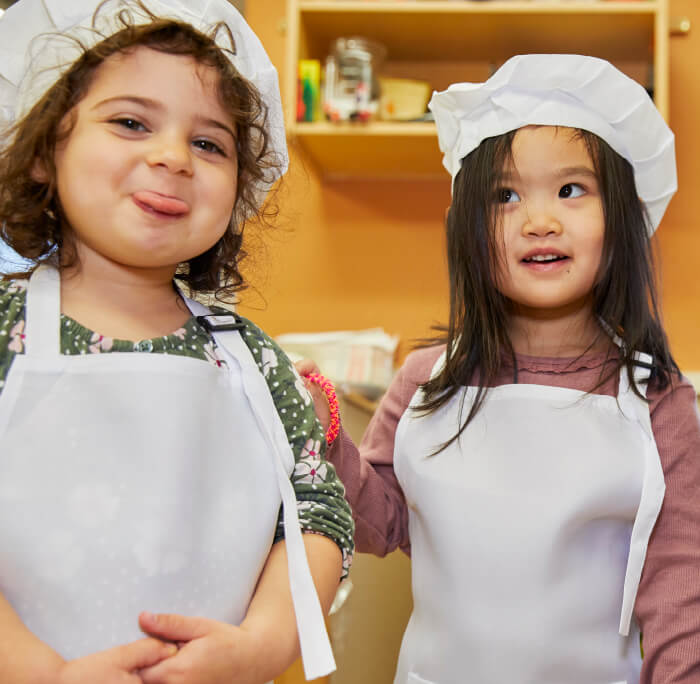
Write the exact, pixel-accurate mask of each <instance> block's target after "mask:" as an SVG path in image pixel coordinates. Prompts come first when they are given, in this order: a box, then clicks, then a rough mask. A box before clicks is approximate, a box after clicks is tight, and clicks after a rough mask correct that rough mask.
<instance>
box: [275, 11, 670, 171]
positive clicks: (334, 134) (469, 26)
mask: <svg viewBox="0 0 700 684" xmlns="http://www.w3.org/2000/svg"><path fill="white" fill-rule="evenodd" d="M668 21H669V20H668V2H667V0H622V1H619V0H525V1H523V0H506V1H503V0H490V1H482V2H479V1H475V0H288V4H287V26H288V40H287V50H288V53H287V59H286V66H285V73H284V77H283V79H284V84H283V85H284V88H285V102H286V104H287V112H286V117H287V120H286V123H287V130H288V134H289V136H290V139H291V140H292V141H293V142H297V143H299V144H300V145H301V147H302V148H303V149H304V150H305V151H306V153H307V154H308V155H309V156H310V158H311V159H312V160H313V163H314V164H315V165H316V166H317V167H318V169H319V171H320V172H321V174H322V176H325V177H335V178H337V177H342V176H357V175H363V176H365V177H384V178H386V177H389V178H391V177H398V176H401V177H426V176H435V175H438V174H442V173H443V171H442V170H441V165H440V154H439V151H438V147H437V141H436V135H435V127H434V125H433V124H430V123H391V122H382V121H376V122H371V123H369V124H341V125H338V124H331V123H327V122H323V121H319V122H310V123H297V122H296V120H295V100H296V97H295V94H296V82H297V64H298V60H299V59H318V60H321V62H323V60H324V59H325V57H326V55H327V54H328V52H329V50H330V46H331V43H332V41H333V40H334V39H335V38H337V37H340V36H353V35H360V36H364V37H367V38H371V39H373V40H376V41H378V42H380V43H382V44H383V45H384V46H385V47H386V48H387V58H386V60H385V62H384V63H383V64H382V66H381V67H380V69H379V72H380V73H382V74H385V75H389V76H396V77H404V78H418V79H422V80H427V81H428V82H430V84H431V86H432V87H433V88H434V89H436V90H441V89H444V88H446V87H447V86H448V85H449V84H450V83H453V82H456V81H483V80H485V79H486V78H487V77H488V76H489V74H490V73H491V72H492V71H493V70H494V69H495V68H497V67H498V66H500V64H502V63H503V62H504V61H505V60H506V59H508V58H509V57H511V56H512V55H515V54H522V53H533V52H555V53H581V54H589V55H594V56H597V57H603V58H604V59H607V60H609V61H611V62H612V63H614V64H615V65H616V66H618V68H620V69H621V70H622V71H624V72H625V73H627V74H628V75H629V76H631V77H632V78H635V79H636V80H638V81H639V82H640V83H642V84H643V85H645V86H646V87H650V88H653V91H654V99H655V101H656V104H657V106H658V108H659V110H660V111H661V113H662V114H663V116H664V117H665V118H666V119H668V106H669V87H668V73H669V64H668V61H669V60H668V47H669V26H668Z"/></svg>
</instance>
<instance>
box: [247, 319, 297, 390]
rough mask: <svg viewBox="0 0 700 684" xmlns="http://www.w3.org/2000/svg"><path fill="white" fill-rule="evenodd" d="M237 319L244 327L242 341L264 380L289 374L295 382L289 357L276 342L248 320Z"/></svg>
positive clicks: (294, 373)
mask: <svg viewBox="0 0 700 684" xmlns="http://www.w3.org/2000/svg"><path fill="white" fill-rule="evenodd" d="M238 319H239V321H240V322H241V323H242V324H243V326H244V327H243V329H242V330H241V336H242V338H243V341H244V342H245V344H246V346H247V347H248V349H250V352H251V354H252V355H253V358H254V359H255V362H256V363H257V365H258V368H259V369H260V372H261V373H262V374H263V375H264V376H265V378H268V379H269V378H271V377H275V376H277V375H279V374H282V375H284V376H287V375H290V374H291V376H292V377H293V378H294V379H295V380H296V378H298V377H299V375H298V373H297V372H296V369H295V368H294V365H293V364H292V362H291V361H290V360H289V357H288V356H287V355H286V354H285V353H284V351H282V348H281V347H280V346H279V345H278V344H277V342H275V341H274V340H273V339H272V338H271V337H270V336H269V335H268V334H267V333H265V332H264V331H263V330H262V329H261V328H259V327H258V326H257V325H256V324H255V323H253V322H252V321H251V320H249V319H248V318H245V317H243V316H238ZM268 384H269V382H268ZM302 387H303V383H302Z"/></svg>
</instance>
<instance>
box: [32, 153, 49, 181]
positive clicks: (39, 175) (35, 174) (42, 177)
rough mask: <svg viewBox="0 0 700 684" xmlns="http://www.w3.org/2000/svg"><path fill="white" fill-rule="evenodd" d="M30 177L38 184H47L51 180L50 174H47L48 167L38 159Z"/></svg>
mask: <svg viewBox="0 0 700 684" xmlns="http://www.w3.org/2000/svg"><path fill="white" fill-rule="evenodd" d="M29 175H30V176H31V177H32V180H34V181H36V182H37V183H47V182H48V180H49V174H48V173H47V172H46V165H45V164H44V162H43V161H41V159H39V158H38V157H37V158H36V159H35V160H34V163H33V164H32V170H31V172H30V173H29Z"/></svg>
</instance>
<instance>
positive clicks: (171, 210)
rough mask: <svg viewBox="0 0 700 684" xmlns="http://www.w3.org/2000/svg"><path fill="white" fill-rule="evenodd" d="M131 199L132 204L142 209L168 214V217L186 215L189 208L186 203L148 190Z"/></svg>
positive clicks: (136, 193) (139, 192) (135, 194)
mask: <svg viewBox="0 0 700 684" xmlns="http://www.w3.org/2000/svg"><path fill="white" fill-rule="evenodd" d="M132 197H133V198H134V202H136V204H138V205H139V206H140V207H142V208H143V209H151V210H152V211H157V212H159V213H161V214H169V215H170V216H179V215H181V214H186V213H187V212H188V211H189V210H190V208H189V206H188V205H187V203H186V202H183V201H182V200H179V199H176V198H175V197H167V196H166V195H161V194H159V193H157V192H151V191H150V190H139V191H138V192H135V193H134V194H133V195H132Z"/></svg>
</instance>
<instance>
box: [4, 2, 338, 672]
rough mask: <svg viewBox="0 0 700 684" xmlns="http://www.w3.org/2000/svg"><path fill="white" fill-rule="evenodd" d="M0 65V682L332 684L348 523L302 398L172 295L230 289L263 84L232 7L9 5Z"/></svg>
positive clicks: (264, 118)
mask: <svg viewBox="0 0 700 684" xmlns="http://www.w3.org/2000/svg"><path fill="white" fill-rule="evenodd" d="M0 45H1V46H2V48H1V51H2V59H0V71H1V77H0V113H1V114H2V115H3V117H4V121H3V123H4V124H10V123H11V124H12V126H11V127H9V128H8V129H7V130H6V131H5V132H4V137H3V138H2V151H1V152H0V224H1V225H2V237H3V239H4V240H5V241H6V242H7V243H8V244H9V245H10V246H11V247H12V248H13V249H14V250H15V251H16V252H18V253H19V254H20V255H21V256H22V257H24V258H25V259H29V260H31V261H32V262H33V263H34V264H36V267H35V268H33V269H31V271H30V272H29V273H24V274H17V275H16V276H15V277H12V278H9V279H6V280H5V281H3V282H2V283H0V549H1V551H0V681H2V682H7V683H8V684H9V683H13V684H15V683H19V682H22V683H24V682H26V683H32V682H42V683H46V684H78V683H80V684H85V683H87V682H95V683H97V682H99V683H100V684H116V683H126V682H133V683H134V684H138V683H139V682H143V683H144V684H167V683H170V682H173V683H174V682H177V683H179V684H187V683H192V684H195V683H196V684H219V683H221V684H224V683H226V684H231V683H232V682H236V683H237V684H241V683H247V684H262V683H263V682H267V681H269V680H271V679H272V678H273V677H274V676H276V675H277V674H279V673H280V672H282V671H283V670H284V669H285V668H286V667H287V665H288V664H289V663H290V662H291V661H292V660H293V659H294V658H295V657H296V655H297V653H298V651H299V648H300V643H301V651H302V654H303V656H304V664H305V668H306V672H307V675H308V676H309V677H310V678H313V677H318V676H320V675H323V674H326V673H328V672H329V671H330V670H332V669H333V667H334V666H333V657H332V654H331V652H330V647H329V644H328V638H327V635H326V633H325V628H324V624H323V614H322V611H323V610H325V609H327V608H328V606H329V604H330V601H331V600H332V597H333V595H334V593H335V588H336V586H337V584H338V582H339V580H340V578H341V576H342V575H343V574H344V572H345V567H346V566H347V564H348V561H349V558H350V554H351V551H352V519H351V517H350V513H349V509H348V506H347V504H346V503H345V500H344V499H343V488H342V485H341V484H340V482H339V481H338V479H337V477H336V476H335V473H334V471H333V468H332V467H331V466H329V465H328V464H326V463H325V461H324V460H323V453H324V450H325V441H324V434H323V430H322V427H321V425H320V424H319V423H318V421H317V420H316V418H315V415H314V412H313V407H312V405H311V398H310V397H309V395H308V393H307V392H306V390H305V389H304V387H303V384H302V382H301V380H300V378H299V376H298V375H297V374H296V372H295V371H294V369H293V368H292V367H291V365H290V363H289V361H288V359H287V358H286V357H285V356H284V355H283V354H282V353H281V351H280V350H279V348H278V347H277V346H276V345H275V344H274V343H273V342H272V341H271V340H270V339H269V338H268V337H267V336H266V335H265V334H264V333H263V332H262V331H261V330H259V329H258V328H257V327H256V326H255V325H254V324H253V323H251V322H250V321H247V320H245V319H242V318H240V317H238V316H236V315H233V314H232V313H231V312H230V311H229V310H228V309H225V308H221V307H218V308H216V309H215V310H213V311H212V310H209V309H208V308H206V307H205V306H203V305H202V304H200V303H198V302H197V301H195V300H194V299H190V298H188V297H187V296H185V294H184V293H183V291H182V290H181V287H182V286H184V287H186V288H187V292H188V294H189V296H190V297H197V296H198V295H205V296H214V297H216V298H218V299H226V298H229V300H230V298H231V296H232V295H233V294H234V293H235V292H236V291H237V290H239V289H240V288H241V287H242V286H243V285H244V283H243V279H242V277H241V275H240V272H239V268H238V266H239V263H240V260H241V258H242V257H243V251H242V250H241V243H242V234H243V228H244V226H245V225H246V224H247V222H248V221H249V220H251V219H254V218H256V217H257V218H263V219H264V211H263V209H262V208H261V204H262V202H263V199H264V198H265V195H266V193H267V191H268V189H269V188H270V186H271V185H272V183H273V182H274V181H275V180H276V179H277V178H278V177H279V176H280V175H281V174H282V173H283V172H284V170H285V169H286V164H287V155H286V145H285V140H284V131H283V127H282V116H281V107H280V101H279V91H278V86H277V77H276V73H275V71H274V68H273V67H272V65H271V63H270V61H269V59H268V58H267V56H266V54H265V52H264V50H263V49H262V46H261V45H260V43H259V42H258V40H257V38H256V37H255V35H253V33H252V31H251V30H250V28H249V27H248V26H247V25H246V24H245V22H244V21H243V19H242V18H241V16H240V15H239V14H238V13H237V12H236V10H235V9H234V8H233V7H232V5H231V4H230V3H228V2H227V1H226V0H213V1H211V2H206V3H192V2H189V1H188V2H184V1H182V2H181V1H180V0H153V1H152V2H145V3H142V2H139V1H136V0H115V1H109V2H104V3H99V6H98V3H97V2H96V0H69V1H66V0H45V1H44V2H33V1H31V0H21V1H20V2H19V3H17V4H16V5H14V6H13V7H11V8H10V9H9V10H8V11H7V12H6V13H5V14H4V16H3V17H2V19H0ZM268 208H269V206H268ZM301 528H303V530H304V532H313V533H314V534H304V535H302V533H301ZM344 566H345V567H344ZM314 582H315V584H316V588H315V587H314ZM316 589H317V590H318V594H317V591H316ZM144 634H145V635H147V636H146V638H144Z"/></svg>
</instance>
